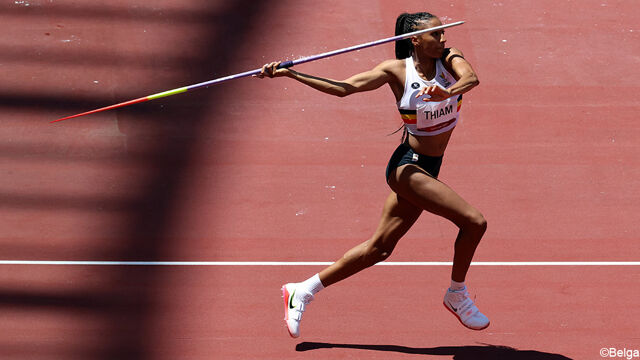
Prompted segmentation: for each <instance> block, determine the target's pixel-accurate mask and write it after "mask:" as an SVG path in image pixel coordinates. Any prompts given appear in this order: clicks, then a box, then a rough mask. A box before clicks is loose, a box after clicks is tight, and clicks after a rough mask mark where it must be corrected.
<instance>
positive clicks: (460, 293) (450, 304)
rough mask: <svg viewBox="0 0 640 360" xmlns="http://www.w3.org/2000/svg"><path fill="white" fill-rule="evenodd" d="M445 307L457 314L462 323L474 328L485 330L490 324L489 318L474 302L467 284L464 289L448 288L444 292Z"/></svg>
mask: <svg viewBox="0 0 640 360" xmlns="http://www.w3.org/2000/svg"><path fill="white" fill-rule="evenodd" d="M443 303H444V307H446V308H447V310H449V311H451V313H452V314H453V315H455V316H456V317H457V318H458V320H459V321H460V323H462V325H464V326H466V327H468V328H469V329H472V330H483V329H486V328H487V327H488V326H489V318H487V317H486V316H484V314H482V313H481V312H480V310H478V307H477V306H475V305H474V304H473V300H471V298H470V297H469V292H468V291H467V287H466V286H465V288H464V289H462V290H457V291H452V290H451V289H447V292H446V293H445V294H444V301H443Z"/></svg>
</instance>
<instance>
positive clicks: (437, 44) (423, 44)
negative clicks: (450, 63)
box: [411, 17, 447, 58]
mask: <svg viewBox="0 0 640 360" xmlns="http://www.w3.org/2000/svg"><path fill="white" fill-rule="evenodd" d="M440 25H442V22H440V19H438V18H435V17H434V18H431V19H429V20H428V21H423V22H422V23H421V24H420V25H419V26H418V28H417V29H416V30H422V29H428V28H432V27H436V26H440ZM446 42H447V40H446V39H445V37H444V30H439V31H434V32H432V33H428V34H422V35H418V36H414V37H412V38H411V43H412V44H413V47H414V49H415V51H416V52H417V53H418V54H420V55H425V56H428V57H431V58H440V57H441V56H442V54H443V53H444V48H445V43H446Z"/></svg>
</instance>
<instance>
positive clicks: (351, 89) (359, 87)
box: [256, 60, 394, 97]
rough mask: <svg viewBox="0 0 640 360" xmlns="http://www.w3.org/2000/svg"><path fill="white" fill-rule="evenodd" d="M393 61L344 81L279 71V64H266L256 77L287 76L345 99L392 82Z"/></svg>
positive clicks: (283, 70) (284, 70)
mask: <svg viewBox="0 0 640 360" xmlns="http://www.w3.org/2000/svg"><path fill="white" fill-rule="evenodd" d="M393 61H394V60H387V61H385V62H382V63H380V64H379V65H378V66H376V67H375V68H373V69H371V70H369V71H365V72H362V73H359V74H356V75H353V76H351V77H350V78H348V79H346V80H342V81H338V80H333V79H327V78H322V77H318V76H313V75H308V74H303V73H301V72H297V71H295V70H293V69H277V67H278V65H279V64H280V63H279V62H272V63H269V64H266V65H265V66H263V67H262V71H261V72H260V74H258V75H256V77H259V78H264V77H270V78H273V77H281V76H286V77H289V78H292V79H294V80H297V81H299V82H301V83H303V84H305V85H307V86H310V87H312V88H314V89H316V90H319V91H322V92H324V93H327V94H330V95H335V96H340V97H343V96H347V95H351V94H354V93H357V92H363V91H370V90H375V89H377V88H379V87H381V86H382V85H384V84H386V83H389V82H391V81H392V79H393V77H394V75H393V73H392V71H391V65H392V62H393Z"/></svg>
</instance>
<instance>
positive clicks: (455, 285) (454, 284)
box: [449, 280, 465, 291]
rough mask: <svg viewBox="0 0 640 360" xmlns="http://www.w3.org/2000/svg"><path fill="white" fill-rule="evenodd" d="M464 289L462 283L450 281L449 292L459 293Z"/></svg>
mask: <svg viewBox="0 0 640 360" xmlns="http://www.w3.org/2000/svg"><path fill="white" fill-rule="evenodd" d="M464 288H465V285H464V281H463V282H457V281H453V280H451V287H450V288H449V290H451V291H460V290H464Z"/></svg>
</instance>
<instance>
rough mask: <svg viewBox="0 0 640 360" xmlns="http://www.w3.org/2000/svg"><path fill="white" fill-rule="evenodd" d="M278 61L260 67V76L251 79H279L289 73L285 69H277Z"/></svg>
mask: <svg viewBox="0 0 640 360" xmlns="http://www.w3.org/2000/svg"><path fill="white" fill-rule="evenodd" d="M280 63H281V62H280V61H274V62H271V63H268V64H265V65H264V66H263V67H262V71H260V74H257V75H253V77H257V78H260V79H262V78H264V77H265V76H266V77H270V78H274V77H280V76H286V75H287V73H288V72H289V70H287V69H278V65H280Z"/></svg>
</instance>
